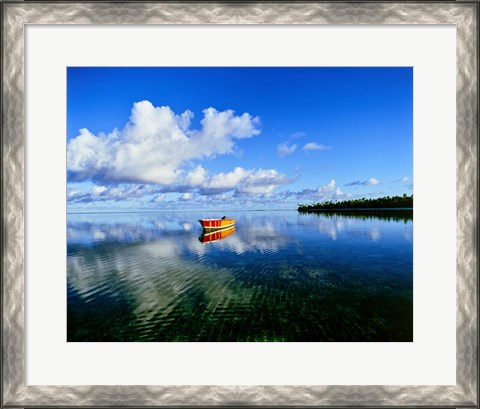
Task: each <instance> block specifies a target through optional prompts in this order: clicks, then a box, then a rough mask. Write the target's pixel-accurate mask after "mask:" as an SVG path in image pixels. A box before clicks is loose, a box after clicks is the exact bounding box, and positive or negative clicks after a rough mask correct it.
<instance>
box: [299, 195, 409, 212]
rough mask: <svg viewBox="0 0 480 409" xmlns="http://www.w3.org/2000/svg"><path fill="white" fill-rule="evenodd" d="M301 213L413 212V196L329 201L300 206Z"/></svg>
mask: <svg viewBox="0 0 480 409" xmlns="http://www.w3.org/2000/svg"><path fill="white" fill-rule="evenodd" d="M297 210H298V211H299V212H309V211H336V212H339V211H359V210H362V211H364V210H367V211H372V210H376V211H379V210H381V211H389V210H392V211H398V210H404V211H405V210H413V195H411V196H407V194H403V196H385V197H378V198H376V199H367V198H361V199H351V200H343V201H327V202H318V203H312V204H310V205H306V204H300V205H298V209H297Z"/></svg>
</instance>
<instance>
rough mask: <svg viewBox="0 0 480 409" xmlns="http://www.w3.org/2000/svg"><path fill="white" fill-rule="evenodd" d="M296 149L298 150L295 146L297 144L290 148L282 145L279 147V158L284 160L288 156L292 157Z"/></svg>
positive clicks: (285, 144) (284, 144)
mask: <svg viewBox="0 0 480 409" xmlns="http://www.w3.org/2000/svg"><path fill="white" fill-rule="evenodd" d="M296 149H297V145H295V144H294V145H291V146H288V144H287V143H281V144H280V145H278V147H277V152H278V156H280V157H281V158H283V157H285V156H287V155H291V154H292V153H293V152H295V150H296Z"/></svg>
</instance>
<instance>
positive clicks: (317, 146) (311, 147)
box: [302, 142, 328, 151]
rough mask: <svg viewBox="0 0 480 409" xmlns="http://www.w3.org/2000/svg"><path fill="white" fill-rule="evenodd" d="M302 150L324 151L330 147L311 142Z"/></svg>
mask: <svg viewBox="0 0 480 409" xmlns="http://www.w3.org/2000/svg"><path fill="white" fill-rule="evenodd" d="M302 149H303V150H304V151H324V150H326V149H328V147H327V146H325V145H322V144H319V143H315V142H309V143H307V144H306V145H304V146H303V148H302Z"/></svg>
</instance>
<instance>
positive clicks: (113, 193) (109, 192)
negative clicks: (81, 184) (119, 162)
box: [67, 184, 165, 203]
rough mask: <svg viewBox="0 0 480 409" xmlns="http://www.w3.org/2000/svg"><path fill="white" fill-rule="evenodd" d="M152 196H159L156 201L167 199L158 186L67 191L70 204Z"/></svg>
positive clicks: (103, 187)
mask: <svg viewBox="0 0 480 409" xmlns="http://www.w3.org/2000/svg"><path fill="white" fill-rule="evenodd" d="M151 195H157V196H156V200H155V201H161V200H163V199H164V198H165V195H163V194H162V193H161V188H160V187H158V186H152V185H142V184H128V185H125V184H124V185H115V186H101V185H94V186H93V187H91V188H89V189H84V188H83V189H76V188H70V189H69V190H68V191H67V200H68V202H69V203H90V202H119V201H125V200H129V199H140V198H143V197H146V196H151Z"/></svg>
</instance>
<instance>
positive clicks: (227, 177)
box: [203, 167, 290, 196]
mask: <svg viewBox="0 0 480 409" xmlns="http://www.w3.org/2000/svg"><path fill="white" fill-rule="evenodd" d="M289 182H290V180H289V178H288V177H287V176H286V175H284V174H282V173H279V172H278V171H276V170H275V169H258V170H252V169H244V168H242V167H236V168H235V169H234V170H233V171H231V172H227V173H223V172H222V173H218V174H216V175H214V176H213V177H212V178H211V179H210V180H209V181H208V182H207V183H205V184H204V186H203V193H205V194H208V193H210V194H212V193H220V192H225V191H228V190H235V191H236V192H237V193H240V194H249V195H267V196H268V195H271V194H272V193H273V191H274V190H275V188H277V187H278V186H280V185H283V184H286V183H289Z"/></svg>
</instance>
